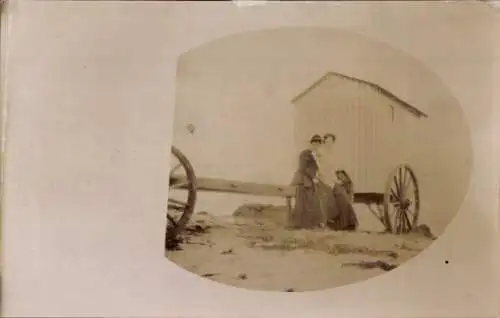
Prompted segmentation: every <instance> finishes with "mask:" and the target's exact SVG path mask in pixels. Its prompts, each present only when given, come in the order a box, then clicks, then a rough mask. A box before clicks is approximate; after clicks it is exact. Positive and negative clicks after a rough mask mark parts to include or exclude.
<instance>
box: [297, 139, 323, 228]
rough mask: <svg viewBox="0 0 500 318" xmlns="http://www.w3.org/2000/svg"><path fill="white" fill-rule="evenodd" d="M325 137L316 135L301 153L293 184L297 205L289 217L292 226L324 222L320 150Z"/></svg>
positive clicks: (317, 224)
mask: <svg viewBox="0 0 500 318" xmlns="http://www.w3.org/2000/svg"><path fill="white" fill-rule="evenodd" d="M322 143H323V139H322V138H321V136H319V135H314V136H313V137H312V138H311V141H310V147H309V149H306V150H303V151H302V152H301V153H300V155H299V168H298V169H297V171H296V172H295V175H294V177H293V180H292V185H294V186H295V187H296V190H295V207H294V208H293V210H292V214H291V215H290V218H289V227H291V228H308V229H310V228H314V227H318V226H320V225H321V224H322V223H323V220H324V217H323V212H322V210H321V204H320V198H319V191H318V183H319V179H318V170H319V165H318V158H317V156H318V150H319V147H320V146H321V144H322Z"/></svg>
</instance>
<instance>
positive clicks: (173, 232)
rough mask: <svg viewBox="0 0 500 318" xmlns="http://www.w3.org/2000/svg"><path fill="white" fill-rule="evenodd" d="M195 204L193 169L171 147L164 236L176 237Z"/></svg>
mask: <svg viewBox="0 0 500 318" xmlns="http://www.w3.org/2000/svg"><path fill="white" fill-rule="evenodd" d="M195 203H196V178H195V173H194V169H193V167H192V165H191V163H190V162H189V160H188V159H187V157H186V156H184V154H182V153H181V152H180V151H179V149H177V148H175V147H172V151H171V156H170V171H169V193H168V204H167V230H166V232H167V233H166V236H167V237H169V238H172V237H176V236H177V235H178V234H179V233H180V232H181V231H182V230H183V229H184V228H185V226H186V224H187V222H188V221H189V219H190V218H191V215H192V214H193V211H194V206H195Z"/></svg>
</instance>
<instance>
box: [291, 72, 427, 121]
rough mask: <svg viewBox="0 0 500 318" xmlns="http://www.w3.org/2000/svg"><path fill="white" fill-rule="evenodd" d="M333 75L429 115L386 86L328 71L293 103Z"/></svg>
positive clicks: (402, 105)
mask: <svg viewBox="0 0 500 318" xmlns="http://www.w3.org/2000/svg"><path fill="white" fill-rule="evenodd" d="M331 77H340V78H342V79H346V80H350V81H353V82H357V83H360V84H363V85H366V86H368V87H369V88H371V89H373V90H375V91H377V92H379V93H380V94H382V95H384V96H386V97H388V98H389V99H392V100H394V101H395V102H397V104H398V105H399V106H401V107H403V108H404V109H406V110H407V111H409V112H410V113H413V114H414V115H416V116H418V117H428V116H427V114H425V113H424V112H422V111H420V110H419V109H417V108H416V107H414V106H412V105H410V104H408V103H407V102H405V101H403V100H401V99H400V98H398V97H397V96H395V95H394V94H392V93H391V92H389V91H388V90H386V89H385V88H383V87H380V86H379V85H377V84H374V83H372V82H369V81H366V80H362V79H359V78H356V77H352V76H347V75H344V74H340V73H337V72H327V73H326V74H325V75H323V76H322V77H320V78H319V79H318V80H317V81H315V82H314V83H313V84H312V85H311V86H309V87H308V88H307V89H306V90H304V91H303V92H302V93H300V94H299V95H297V96H296V97H294V98H293V99H292V103H296V102H297V101H298V100H300V99H301V98H302V97H304V96H305V95H307V94H308V93H309V92H311V91H312V90H314V89H315V88H316V87H318V86H319V85H320V84H322V83H323V82H324V81H326V80H327V79H329V78H331Z"/></svg>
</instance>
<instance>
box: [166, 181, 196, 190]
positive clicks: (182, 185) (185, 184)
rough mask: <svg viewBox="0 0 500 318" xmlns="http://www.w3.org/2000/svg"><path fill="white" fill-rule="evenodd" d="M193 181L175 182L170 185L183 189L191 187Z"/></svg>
mask: <svg viewBox="0 0 500 318" xmlns="http://www.w3.org/2000/svg"><path fill="white" fill-rule="evenodd" d="M190 184H191V182H189V181H182V182H174V183H172V184H171V185H170V188H172V189H183V188H187V187H189V185H190Z"/></svg>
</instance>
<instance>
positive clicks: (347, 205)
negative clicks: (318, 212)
mask: <svg viewBox="0 0 500 318" xmlns="http://www.w3.org/2000/svg"><path fill="white" fill-rule="evenodd" d="M323 209H324V210H325V213H326V218H327V222H326V223H327V226H328V227H329V228H330V229H332V230H335V231H355V230H356V229H357V228H358V225H359V222H358V218H357V216H356V212H355V211H354V207H353V206H352V204H351V200H350V199H349V195H348V194H347V192H346V190H345V189H344V187H343V186H342V185H340V184H336V185H335V186H334V187H333V189H332V190H331V195H330V196H327V197H326V199H325V200H324V204H323Z"/></svg>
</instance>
